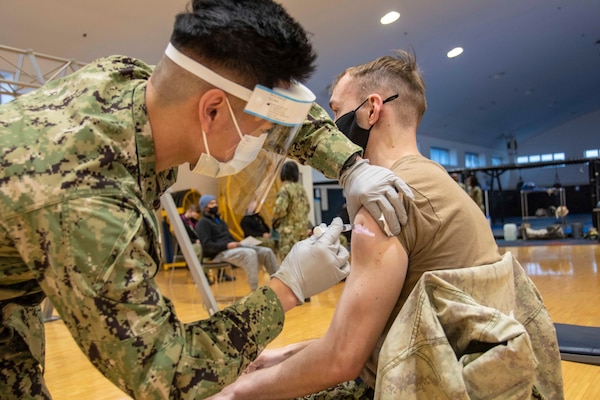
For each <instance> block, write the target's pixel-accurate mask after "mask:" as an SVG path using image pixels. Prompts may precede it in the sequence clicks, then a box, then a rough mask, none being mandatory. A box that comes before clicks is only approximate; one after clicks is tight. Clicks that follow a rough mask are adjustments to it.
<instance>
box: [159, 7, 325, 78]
mask: <svg viewBox="0 0 600 400" xmlns="http://www.w3.org/2000/svg"><path fill="white" fill-rule="evenodd" d="M171 43H172V44H173V46H175V47H176V48H177V49H179V50H180V51H182V52H184V53H186V54H188V56H190V57H192V58H194V59H197V60H198V61H200V62H203V61H204V62H206V63H208V64H209V65H208V66H209V67H218V68H223V69H225V70H227V71H229V72H230V73H232V74H234V75H235V76H238V77H239V78H240V79H241V80H243V84H245V85H246V86H254V85H255V84H262V85H265V86H267V87H270V88H272V87H274V86H277V85H278V84H282V83H283V84H285V83H289V82H292V81H298V82H303V81H305V80H306V79H308V78H309V77H310V75H312V73H313V72H314V70H315V61H316V58H317V56H316V53H315V51H314V50H313V47H312V44H311V43H310V41H309V39H308V37H307V34H306V32H305V30H304V29H303V28H302V26H301V25H300V24H299V23H298V22H296V21H295V20H294V19H293V18H292V17H291V16H290V15H289V14H288V13H287V11H286V10H285V9H284V8H283V7H282V6H281V5H279V4H277V3H275V2H273V1H272V0H192V1H191V10H190V9H189V6H188V10H187V12H184V13H180V14H178V15H177V16H176V18H175V25H174V28H173V33H172V35H171Z"/></svg>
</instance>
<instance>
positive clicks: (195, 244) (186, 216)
mask: <svg viewBox="0 0 600 400" xmlns="http://www.w3.org/2000/svg"><path fill="white" fill-rule="evenodd" d="M199 219H200V207H198V205H197V204H190V205H189V206H188V208H187V209H186V210H185V212H184V213H183V214H181V220H182V221H183V226H184V227H185V231H186V232H187V234H188V237H189V238H190V242H192V248H193V249H194V254H196V257H198V260H199V261H200V264H202V245H201V244H200V239H198V236H197V235H196V223H197V222H198V220H199ZM204 275H206V279H207V280H208V283H209V284H210V285H212V284H213V283H215V282H214V280H213V279H212V278H211V277H210V276H209V275H208V273H207V271H206V270H204ZM227 278H229V279H231V277H230V276H229V275H226V274H225V273H224V276H220V277H219V279H227Z"/></svg>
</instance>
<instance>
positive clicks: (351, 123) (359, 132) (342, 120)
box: [335, 94, 398, 151]
mask: <svg viewBox="0 0 600 400" xmlns="http://www.w3.org/2000/svg"><path fill="white" fill-rule="evenodd" d="M397 98H398V95H397V94H395V95H393V96H390V97H388V98H387V99H385V100H384V101H383V104H385V103H387V102H388V101H392V100H394V99H397ZM367 100H369V99H365V101H363V102H362V103H360V105H359V106H358V107H356V108H355V109H354V110H352V111H350V112H348V113H346V114H344V115H342V116H341V117H339V118H338V119H337V120H336V121H335V124H336V126H337V127H338V129H339V130H340V131H341V132H342V133H343V134H344V135H346V137H347V138H348V139H350V140H351V141H352V142H353V143H354V144H356V145H357V146H360V147H361V148H362V149H363V151H364V150H365V149H366V148H367V142H368V141H369V134H370V133H371V128H373V125H371V126H370V127H369V129H365V128H361V127H360V126H358V123H357V122H356V111H358V109H359V108H361V107H362V106H363V105H364V104H365V103H366V102H367Z"/></svg>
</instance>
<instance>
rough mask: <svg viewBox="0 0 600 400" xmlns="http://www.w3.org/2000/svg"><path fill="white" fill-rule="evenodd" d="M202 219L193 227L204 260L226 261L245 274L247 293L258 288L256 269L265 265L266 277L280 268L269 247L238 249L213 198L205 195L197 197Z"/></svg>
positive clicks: (237, 243)
mask: <svg viewBox="0 0 600 400" xmlns="http://www.w3.org/2000/svg"><path fill="white" fill-rule="evenodd" d="M199 205H200V210H201V211H202V218H200V220H199V221H198V223H197V224H196V235H197V236H198V238H199V239H200V243H201V244H202V249H203V252H204V256H205V257H210V258H212V259H213V261H227V262H230V263H231V264H233V265H235V266H236V267H240V268H242V269H243V270H244V271H245V272H246V279H247V280H248V285H249V286H250V290H256V289H257V288H258V269H259V267H260V265H264V266H265V268H266V270H267V272H268V273H269V276H271V275H273V274H274V273H275V272H277V270H278V269H279V264H278V262H277V258H276V257H275V253H273V250H271V249H270V248H268V247H262V246H247V247H246V246H243V247H242V246H241V245H240V242H238V241H237V240H235V239H234V238H233V236H231V233H230V232H229V227H228V226H227V223H226V222H225V221H223V220H222V219H221V218H220V216H219V207H218V203H217V199H216V198H215V196H213V195H210V194H205V195H203V196H202V197H200V202H199Z"/></svg>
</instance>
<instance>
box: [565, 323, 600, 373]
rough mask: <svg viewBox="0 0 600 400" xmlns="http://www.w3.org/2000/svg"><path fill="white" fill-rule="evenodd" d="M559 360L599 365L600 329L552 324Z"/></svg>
mask: <svg viewBox="0 0 600 400" xmlns="http://www.w3.org/2000/svg"><path fill="white" fill-rule="evenodd" d="M554 327H555V328H556V336H557V338H558V347H559V349H560V358H561V359H562V360H565V361H575V362H580V363H585V364H593V365H600V328H599V327H594V326H581V325H569V324H554Z"/></svg>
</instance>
